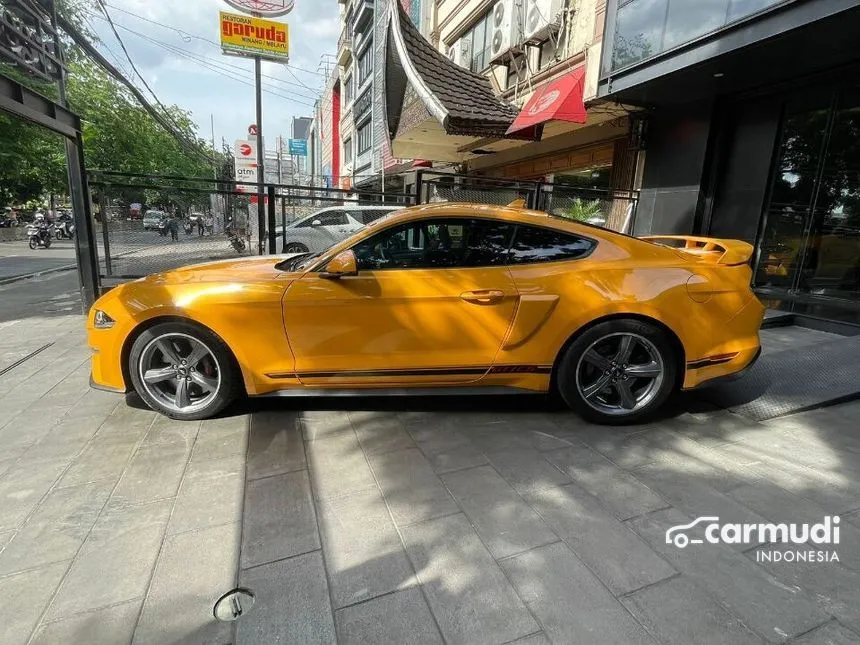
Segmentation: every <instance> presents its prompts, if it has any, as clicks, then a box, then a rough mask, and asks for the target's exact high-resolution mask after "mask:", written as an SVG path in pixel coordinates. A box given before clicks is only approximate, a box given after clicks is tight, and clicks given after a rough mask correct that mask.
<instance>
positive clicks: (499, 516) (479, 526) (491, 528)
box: [442, 466, 559, 559]
mask: <svg viewBox="0 0 860 645" xmlns="http://www.w3.org/2000/svg"><path fill="white" fill-rule="evenodd" d="M442 481H443V482H444V483H445V485H446V486H447V487H448V490H449V491H451V494H452V495H453V496H454V499H455V500H457V503H458V504H459V505H460V507H461V508H462V509H463V512H465V513H466V515H467V517H468V518H469V520H470V521H471V523H472V525H473V526H474V527H475V531H477V533H478V536H480V538H481V540H482V541H483V542H484V544H486V545H487V549H489V551H490V553H492V555H493V557H494V558H496V559H500V558H506V557H508V556H510V555H513V554H515V553H522V552H523V551H528V550H529V549H532V548H534V547H536V546H541V545H543V544H549V543H550V542H556V541H558V539H559V538H558V536H557V535H556V534H555V533H553V532H552V531H550V529H549V527H547V525H546V524H544V521H543V520H542V519H541V518H540V516H539V515H538V514H537V513H535V512H534V511H533V510H532V509H531V508H530V507H529V505H528V504H526V503H525V502H524V501H523V499H522V498H521V497H520V496H519V495H518V494H517V493H516V492H515V491H514V490H513V489H512V488H511V487H510V486H508V484H507V482H505V480H504V479H502V477H501V476H500V475H499V474H498V473H497V472H496V471H495V470H494V469H493V468H492V466H479V467H478V468H470V469H469V470H461V471H458V472H456V473H449V474H447V475H442Z"/></svg>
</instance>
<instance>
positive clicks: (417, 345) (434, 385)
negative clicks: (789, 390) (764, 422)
mask: <svg viewBox="0 0 860 645" xmlns="http://www.w3.org/2000/svg"><path fill="white" fill-rule="evenodd" d="M752 250H753V249H752V247H751V246H750V245H749V244H747V243H745V242H740V241H735V240H717V239H710V238H698V237H690V236H676V237H671V236H669V237H650V238H634V237H630V236H626V235H622V234H619V233H614V232H612V231H608V230H605V229H601V228H597V227H594V226H589V225H587V224H581V223H577V222H575V221H571V220H567V219H562V218H558V217H553V216H550V215H547V214H545V213H540V212H536V211H530V210H525V209H523V208H517V207H499V206H486V205H476V204H454V203H451V204H432V205H425V206H416V207H412V208H408V209H405V210H402V211H399V212H397V213H394V214H392V215H389V216H387V217H385V218H383V219H381V220H378V221H376V222H374V223H373V224H371V225H370V226H368V227H367V228H365V229H363V230H362V231H360V232H358V233H356V234H355V235H353V236H352V237H350V238H349V239H347V240H345V241H343V242H340V243H338V244H336V245H334V246H333V247H331V248H330V249H328V250H326V251H324V252H322V253H316V254H312V253H306V254H300V255H292V256H279V257H260V258H253V259H236V260H227V261H221V262H212V263H208V264H200V265H196V266H190V267H185V268H180V269H177V270H174V271H169V272H165V273H159V274H155V275H151V276H149V277H147V278H143V279H141V280H138V281H136V282H130V283H126V284H123V285H121V286H119V287H117V288H115V289H113V290H111V291H109V292H108V293H107V294H105V295H104V296H102V297H101V298H100V299H99V300H98V301H97V302H96V303H95V305H94V306H93V307H92V310H91V311H90V315H89V319H88V336H89V343H90V346H91V348H92V350H93V358H92V382H93V385H94V386H95V387H99V388H103V389H108V390H113V391H117V392H129V391H131V390H132V389H133V390H135V391H137V393H138V394H139V395H140V397H141V398H142V399H143V400H144V401H145V402H146V403H147V404H148V405H149V406H151V407H152V408H153V409H155V410H157V411H159V412H161V413H163V414H165V415H167V416H169V417H173V418H177V419H201V418H206V417H210V416H212V415H215V414H217V413H218V412H220V411H221V410H222V409H223V408H225V407H226V406H227V405H229V404H230V403H231V401H233V400H234V399H236V398H237V397H239V396H245V395H247V396H308V395H334V394H349V395H361V394H367V395H369V394H413V395H419V394H433V393H436V394H439V393H445V394H452V393H461V394H468V393H555V394H558V395H560V397H561V399H563V401H565V402H566V403H567V404H568V405H569V406H570V407H572V408H574V409H575V410H576V411H578V412H579V413H580V414H581V415H582V416H584V417H586V418H587V419H589V420H592V421H596V422H600V423H610V424H612V423H629V422H633V421H639V420H642V419H644V418H646V417H648V416H650V415H653V414H654V413H655V412H656V411H657V410H658V409H659V408H660V407H661V406H662V405H663V404H664V403H665V402H666V400H667V399H668V398H669V397H670V395H671V394H672V393H673V392H674V391H676V390H678V389H691V388H695V387H698V386H700V385H702V384H705V383H709V382H712V381H714V380H715V379H721V378H724V377H730V376H737V375H739V374H740V373H742V372H743V371H744V370H746V368H748V367H749V366H750V365H751V364H752V363H753V361H754V360H755V359H756V358H757V356H758V354H759V352H760V345H759V335H758V332H759V328H760V326H761V321H762V317H763V315H764V308H763V307H762V305H761V303H760V302H759V301H758V299H757V298H756V297H755V295H754V294H753V292H752V291H751V289H750V286H749V285H750V277H751V272H750V267H749V259H750V256H751V254H752Z"/></svg>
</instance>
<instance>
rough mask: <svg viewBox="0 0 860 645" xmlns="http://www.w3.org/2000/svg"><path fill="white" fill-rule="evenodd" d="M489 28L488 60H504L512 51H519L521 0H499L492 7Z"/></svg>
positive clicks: (521, 15)
mask: <svg viewBox="0 0 860 645" xmlns="http://www.w3.org/2000/svg"><path fill="white" fill-rule="evenodd" d="M490 23H491V25H490V28H491V29H492V30H493V37H492V39H491V40H490V62H491V63H496V62H499V61H502V60H504V59H505V58H506V57H507V55H508V54H509V53H511V52H512V51H519V49H520V45H521V44H522V40H523V38H522V36H523V0H499V1H498V2H497V3H496V6H495V7H493V13H492V19H491V20H490Z"/></svg>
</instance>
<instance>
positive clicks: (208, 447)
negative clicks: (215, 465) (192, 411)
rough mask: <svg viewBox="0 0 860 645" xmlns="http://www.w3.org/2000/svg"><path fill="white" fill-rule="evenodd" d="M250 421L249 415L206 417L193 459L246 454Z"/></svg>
mask: <svg viewBox="0 0 860 645" xmlns="http://www.w3.org/2000/svg"><path fill="white" fill-rule="evenodd" d="M249 423H250V417H248V416H240V417H223V418H219V419H206V420H205V421H204V422H203V423H202V424H201V426H200V431H199V432H198V433H197V441H195V442H194V450H193V452H192V453H191V461H200V460H204V459H222V458H224V457H230V456H232V455H243V456H244V455H245V454H246V453H247V451H248V434H249ZM299 445H300V446H301V443H300V444H299ZM302 455H304V450H302Z"/></svg>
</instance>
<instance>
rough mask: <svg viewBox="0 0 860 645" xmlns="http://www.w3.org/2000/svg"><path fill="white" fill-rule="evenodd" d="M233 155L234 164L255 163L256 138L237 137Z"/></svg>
mask: <svg viewBox="0 0 860 645" xmlns="http://www.w3.org/2000/svg"><path fill="white" fill-rule="evenodd" d="M233 156H234V157H236V165H237V166H239V165H242V166H250V165H253V166H255V167H256V165H257V140H256V139H237V140H236V144H235V145H234V147H233Z"/></svg>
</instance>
